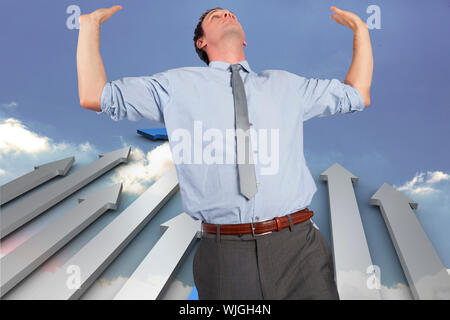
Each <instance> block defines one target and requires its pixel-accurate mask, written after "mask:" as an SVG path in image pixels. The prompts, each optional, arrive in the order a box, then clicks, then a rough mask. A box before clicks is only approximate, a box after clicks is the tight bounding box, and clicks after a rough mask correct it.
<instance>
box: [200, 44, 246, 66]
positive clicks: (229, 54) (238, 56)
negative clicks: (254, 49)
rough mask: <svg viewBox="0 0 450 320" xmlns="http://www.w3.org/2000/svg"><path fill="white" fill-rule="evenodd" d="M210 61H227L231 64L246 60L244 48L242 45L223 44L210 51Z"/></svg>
mask: <svg viewBox="0 0 450 320" xmlns="http://www.w3.org/2000/svg"><path fill="white" fill-rule="evenodd" d="M208 57H209V61H225V62H228V63H231V64H235V63H238V62H239V61H242V60H245V54H244V48H243V46H242V44H241V43H236V44H231V43H223V44H221V45H218V46H217V47H211V48H209V50H208Z"/></svg>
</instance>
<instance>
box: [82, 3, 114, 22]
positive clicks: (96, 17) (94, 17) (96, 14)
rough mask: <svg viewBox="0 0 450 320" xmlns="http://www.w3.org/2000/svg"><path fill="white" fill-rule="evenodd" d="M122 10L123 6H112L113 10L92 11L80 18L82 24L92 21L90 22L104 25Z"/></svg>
mask: <svg viewBox="0 0 450 320" xmlns="http://www.w3.org/2000/svg"><path fill="white" fill-rule="evenodd" d="M121 9H122V6H120V5H116V6H112V7H111V8H101V9H97V10H95V11H92V12H91V13H89V14H83V15H81V16H80V24H81V23H83V22H84V21H86V20H90V21H94V22H97V23H99V24H102V23H103V22H105V21H106V20H108V19H109V18H111V16H112V15H113V14H114V13H116V12H117V11H119V10H121Z"/></svg>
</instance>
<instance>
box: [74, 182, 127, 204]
mask: <svg viewBox="0 0 450 320" xmlns="http://www.w3.org/2000/svg"><path fill="white" fill-rule="evenodd" d="M121 192H122V183H117V184H113V185H110V186H108V187H106V188H103V189H101V190H98V191H96V192H94V193H91V194H89V195H86V196H84V197H81V198H79V199H78V203H81V202H83V201H87V200H95V201H101V202H102V203H104V204H105V205H106V206H107V208H108V209H111V210H116V209H117V204H118V202H119V195H120V193H121Z"/></svg>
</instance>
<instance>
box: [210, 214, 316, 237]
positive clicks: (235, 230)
mask: <svg viewBox="0 0 450 320" xmlns="http://www.w3.org/2000/svg"><path fill="white" fill-rule="evenodd" d="M288 215H291V218H292V223H293V224H294V225H295V224H299V223H302V222H305V221H307V220H309V218H311V217H312V216H313V215H314V213H313V212H312V211H311V210H308V208H305V209H303V210H300V211H296V212H293V213H290V214H288ZM288 215H285V216H282V217H275V218H273V219H272V220H267V221H261V222H254V223H239V224H220V225H217V224H212V223H206V222H203V223H202V231H203V232H206V233H213V234H216V232H217V228H218V226H219V227H220V234H230V235H231V234H248V233H253V234H260V233H268V232H271V231H280V230H282V229H284V228H287V227H289V225H290V224H289V218H288Z"/></svg>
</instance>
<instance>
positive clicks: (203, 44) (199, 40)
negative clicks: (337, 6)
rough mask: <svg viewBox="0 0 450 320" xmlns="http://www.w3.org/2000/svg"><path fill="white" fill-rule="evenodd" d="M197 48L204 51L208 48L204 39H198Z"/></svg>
mask: <svg viewBox="0 0 450 320" xmlns="http://www.w3.org/2000/svg"><path fill="white" fill-rule="evenodd" d="M196 45H197V48H199V49H203V47H205V46H206V42H205V41H204V40H203V38H200V39H197V43H196Z"/></svg>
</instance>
